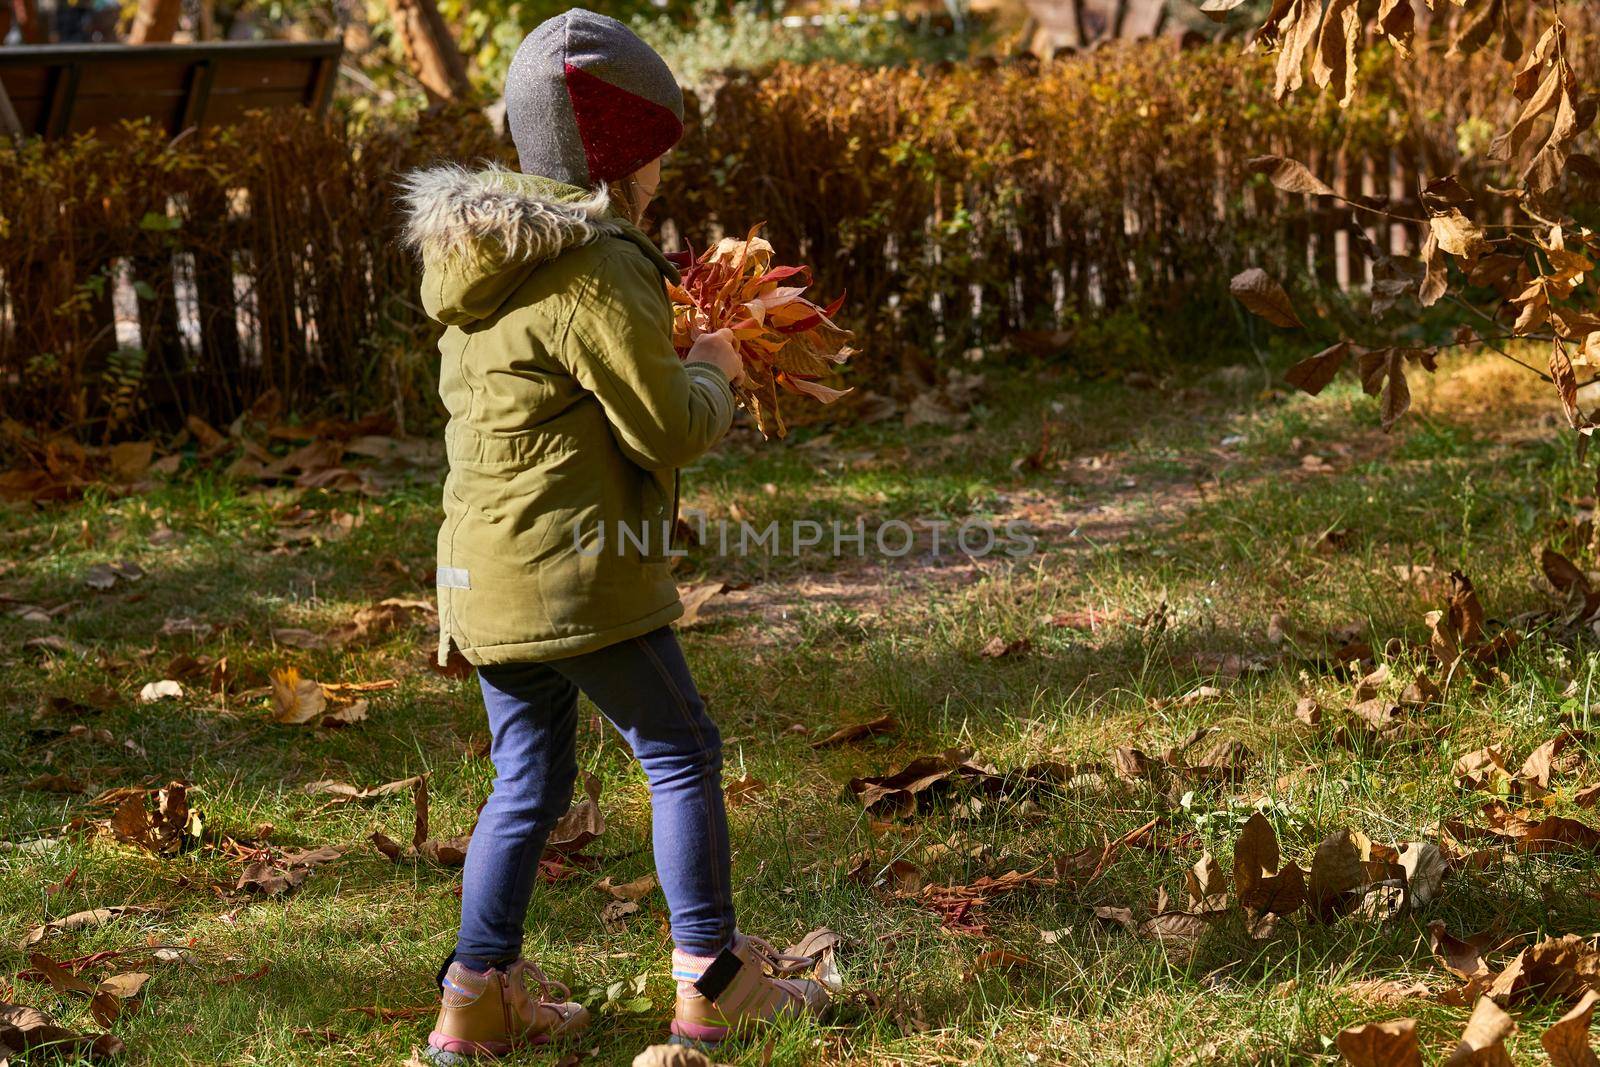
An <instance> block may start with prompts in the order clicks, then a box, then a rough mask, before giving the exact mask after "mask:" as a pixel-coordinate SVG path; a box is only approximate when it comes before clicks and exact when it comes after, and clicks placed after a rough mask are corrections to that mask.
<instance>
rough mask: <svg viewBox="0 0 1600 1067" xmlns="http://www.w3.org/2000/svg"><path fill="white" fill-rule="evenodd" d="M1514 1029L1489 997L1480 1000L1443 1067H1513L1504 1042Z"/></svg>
mask: <svg viewBox="0 0 1600 1067" xmlns="http://www.w3.org/2000/svg"><path fill="white" fill-rule="evenodd" d="M1516 1029H1517V1024H1516V1022H1515V1021H1514V1020H1513V1019H1512V1018H1511V1016H1509V1015H1507V1014H1506V1013H1505V1012H1504V1011H1503V1010H1501V1008H1500V1005H1498V1004H1496V1003H1495V1002H1494V1001H1492V1000H1490V999H1489V998H1488V997H1482V998H1480V999H1479V1000H1478V1003H1477V1005H1476V1006H1475V1007H1474V1008H1473V1009H1472V1017H1471V1018H1469V1019H1468V1020H1467V1028H1466V1029H1465V1030H1464V1031H1463V1032H1462V1034H1461V1040H1460V1042H1459V1043H1458V1044H1457V1045H1456V1049H1455V1051H1454V1052H1452V1053H1451V1054H1450V1058H1449V1059H1447V1060H1445V1061H1444V1062H1445V1067H1469V1065H1470V1067H1515V1065H1514V1064H1513V1063H1512V1062H1511V1055H1510V1053H1508V1052H1506V1047H1505V1040H1506V1038H1508V1037H1510V1036H1511V1034H1512V1033H1514V1032H1515V1031H1516Z"/></svg>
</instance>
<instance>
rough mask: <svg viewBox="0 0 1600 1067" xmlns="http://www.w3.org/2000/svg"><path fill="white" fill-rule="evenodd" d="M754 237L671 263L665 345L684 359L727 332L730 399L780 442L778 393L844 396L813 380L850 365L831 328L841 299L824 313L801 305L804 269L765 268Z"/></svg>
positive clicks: (768, 258) (763, 248)
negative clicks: (738, 364) (738, 372)
mask: <svg viewBox="0 0 1600 1067" xmlns="http://www.w3.org/2000/svg"><path fill="white" fill-rule="evenodd" d="M760 232H761V226H760V225H756V226H754V227H752V228H751V230H750V232H749V233H748V234H746V235H745V237H744V239H743V240H738V239H735V238H731V237H730V238H724V239H723V240H721V241H718V242H717V243H716V245H714V246H713V247H712V248H711V250H710V251H709V252H707V253H706V254H704V255H703V256H699V257H696V256H695V254H694V252H693V250H692V249H691V250H690V251H689V252H687V253H684V254H683V255H681V256H679V257H677V262H678V266H679V267H680V268H681V270H682V272H683V273H682V280H681V282H680V283H679V284H678V285H674V286H669V287H668V294H669V295H670V296H671V298H672V303H673V306H674V310H675V316H674V319H673V330H672V339H673V344H674V346H675V347H676V348H677V350H678V352H679V354H680V355H687V354H688V352H689V349H690V347H691V346H692V345H693V344H694V342H695V340H696V339H697V338H698V337H699V336H700V335H701V334H705V333H713V332H715V331H717V330H721V329H730V330H732V331H733V342H734V348H735V350H736V351H737V352H738V353H739V357H740V359H741V360H743V362H744V370H745V379H744V381H743V382H742V383H741V384H740V385H739V386H738V387H737V388H736V389H735V390H734V394H735V396H736V397H737V398H738V400H739V403H740V404H741V405H743V406H744V407H745V408H747V409H749V410H750V412H751V413H752V414H753V415H754V416H755V418H756V425H757V426H758V427H759V428H760V430H761V432H762V434H763V435H765V436H767V437H773V436H777V437H782V436H783V435H784V432H785V428H784V424H783V414H782V412H780V411H779V409H778V394H779V390H780V389H781V390H783V391H785V392H788V393H793V394H797V395H800V396H808V397H811V398H812V399H814V400H820V401H822V402H823V403H824V404H830V403H832V402H833V401H835V400H837V399H839V398H840V397H841V396H843V395H844V394H845V393H846V392H848V390H840V389H833V388H830V387H828V386H825V385H822V384H821V383H820V382H819V381H818V379H820V378H822V377H824V376H826V375H830V374H832V373H834V372H835V371H836V370H837V369H838V367H839V365H840V364H842V363H843V362H844V361H845V360H847V359H849V358H850V355H851V351H850V349H849V347H848V346H847V342H848V341H849V340H850V336H851V335H850V332H849V331H848V330H845V329H843V328H841V327H840V326H838V325H837V324H836V323H835V322H834V321H833V316H834V315H835V314H836V313H837V312H838V310H839V308H840V306H841V305H842V304H843V302H844V297H843V296H840V297H839V299H838V300H835V301H834V302H833V303H832V304H830V305H828V306H827V307H820V306H818V305H816V304H813V303H812V302H811V301H809V300H807V299H806V298H805V296H804V295H803V294H804V293H805V290H806V286H807V285H809V284H810V280H811V272H810V268H808V267H781V266H778V267H775V266H773V265H772V246H771V245H770V244H768V243H767V242H766V241H765V240H763V239H762V238H761V237H759V236H757V235H758V234H759V233H760ZM785 283H788V284H785Z"/></svg>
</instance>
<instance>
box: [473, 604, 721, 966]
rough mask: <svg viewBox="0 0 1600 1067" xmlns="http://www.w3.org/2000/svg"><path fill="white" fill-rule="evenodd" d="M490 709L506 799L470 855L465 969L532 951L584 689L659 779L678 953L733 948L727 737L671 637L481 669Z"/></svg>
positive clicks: (486, 817) (489, 812) (496, 799)
mask: <svg viewBox="0 0 1600 1067" xmlns="http://www.w3.org/2000/svg"><path fill="white" fill-rule="evenodd" d="M478 678H479V681H480V684H481V685H482V688H483V702H484V705H485V707H486V708H487V709H488V712H489V731H490V735H491V737H492V741H491V744H490V748H489V757H490V759H492V760H493V761H494V769H495V780H494V791H493V793H491V794H490V796H489V800H488V802H487V803H486V804H485V805H484V806H483V811H482V812H481V813H480V814H479V816H478V826H477V829H476V830H474V831H473V834H472V841H471V843H470V844H469V845H468V847H467V862H466V870H465V872H464V874H463V877H462V887H461V934H460V936H459V937H458V938H457V940H456V950H455V953H454V955H453V956H452V959H457V960H461V961H462V962H464V963H466V964H467V965H468V966H475V967H478V968H479V969H483V968H486V967H490V966H495V965H499V964H503V963H505V962H508V961H511V960H515V959H516V958H517V957H518V956H520V955H521V954H522V922H523V918H524V916H525V915H526V914H527V910H528V900H529V897H530V896H531V895H532V893H533V883H534V877H535V875H536V874H537V872H538V865H539V856H540V854H541V853H542V852H543V851H544V844H545V839H546V838H547V837H548V836H549V834H550V830H551V828H552V827H553V826H554V825H555V824H556V821H557V820H558V819H560V818H561V816H562V815H564V814H566V811H567V808H568V807H569V806H570V805H571V803H572V793H573V786H574V784H575V783H576V781H577V777H578V762H577V752H576V743H577V725H578V693H579V692H580V691H581V692H583V694H584V695H585V696H587V697H588V698H589V699H590V700H592V701H593V702H594V704H595V706H596V707H598V708H599V709H600V711H601V713H602V714H604V715H605V717H606V718H607V719H609V720H611V723H612V725H614V726H615V727H616V728H617V730H618V731H619V732H620V733H621V734H622V736H623V739H624V740H626V741H627V743H628V746H629V747H630V748H631V749H632V750H633V754H634V756H635V757H636V758H637V759H638V760H639V763H640V764H641V765H642V766H643V767H644V773H645V776H646V777H647V778H648V779H649V780H650V805H651V810H652V815H653V818H652V822H653V828H652V836H653V841H654V846H655V857H656V875H657V877H658V878H659V879H660V881H661V891H662V893H664V894H665V895H666V898H667V908H668V910H669V912H670V914H671V917H672V939H673V941H674V942H675V943H676V945H677V947H678V948H680V949H683V950H684V951H686V952H691V953H694V954H695V955H700V956H714V955H716V954H717V953H718V952H720V951H722V949H723V948H724V947H726V946H727V945H728V944H729V942H731V941H732V939H733V931H734V925H733V894H732V888H731V884H730V875H729V866H730V864H729V849H728V819H727V814H726V812H725V811H724V810H723V801H722V736H721V735H720V734H719V733H718V732H717V727H716V724H714V723H713V722H712V721H711V719H710V718H709V717H708V716H707V715H706V709H705V704H704V703H703V702H702V701H701V700H700V694H699V693H698V692H697V691H696V690H695V686H694V679H693V678H691V677H690V676H689V667H688V664H686V663H685V662H684V659H683V651H682V649H680V648H679V647H678V640H677V638H676V637H674V636H673V633H672V631H671V630H670V629H669V628H667V627H665V626H663V627H662V628H661V629H659V630H655V631H653V632H651V633H648V634H645V635H644V636H643V637H635V638H632V639H630V640H626V641H620V642H618V643H617V644H615V645H611V646H610V647H608V648H602V649H600V650H599V651H597V652H588V653H585V654H583V655H579V656H572V657H570V658H568V659H559V660H552V661H550V662H547V663H518V664H509V665H502V666H494V667H484V668H482V669H481V670H479V672H478Z"/></svg>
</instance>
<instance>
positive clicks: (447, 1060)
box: [423, 1032, 550, 1067]
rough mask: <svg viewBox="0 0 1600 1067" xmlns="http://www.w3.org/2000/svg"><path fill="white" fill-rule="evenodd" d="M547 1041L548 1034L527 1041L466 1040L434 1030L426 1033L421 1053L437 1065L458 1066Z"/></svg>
mask: <svg viewBox="0 0 1600 1067" xmlns="http://www.w3.org/2000/svg"><path fill="white" fill-rule="evenodd" d="M549 1043H550V1035H549V1034H540V1035H539V1036H537V1037H534V1038H531V1039H529V1040H527V1041H467V1040H465V1039H464V1038H459V1037H446V1036H445V1035H443V1034H440V1033H438V1032H434V1033H431V1034H429V1035H428V1045H427V1047H426V1049H424V1050H423V1055H424V1056H426V1057H427V1059H428V1062H430V1063H434V1064H437V1065H438V1067H460V1065H461V1064H467V1063H477V1062H479V1061H481V1060H492V1059H499V1058H500V1057H501V1056H509V1055H511V1054H512V1053H513V1052H517V1051H519V1050H521V1049H524V1048H537V1047H538V1046H540V1045H547V1044H549Z"/></svg>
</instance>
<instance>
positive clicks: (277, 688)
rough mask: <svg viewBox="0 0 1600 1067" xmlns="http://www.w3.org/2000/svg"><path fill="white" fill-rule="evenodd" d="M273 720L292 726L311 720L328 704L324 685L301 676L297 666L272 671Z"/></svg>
mask: <svg viewBox="0 0 1600 1067" xmlns="http://www.w3.org/2000/svg"><path fill="white" fill-rule="evenodd" d="M271 679H272V703H273V707H274V709H275V710H274V713H273V716H272V717H273V720H274V721H275V722H280V723H285V724H287V725H291V726H298V725H300V724H302V723H308V722H311V721H312V720H313V719H316V718H317V717H318V716H320V715H321V714H322V713H323V711H324V710H325V709H326V708H327V706H328V698H327V697H326V696H325V695H324V694H323V692H322V686H320V685H318V684H317V683H316V682H314V681H312V680H311V679H310V678H302V677H300V671H299V669H298V668H296V667H286V668H284V669H283V670H277V671H273V672H272V676H271Z"/></svg>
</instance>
